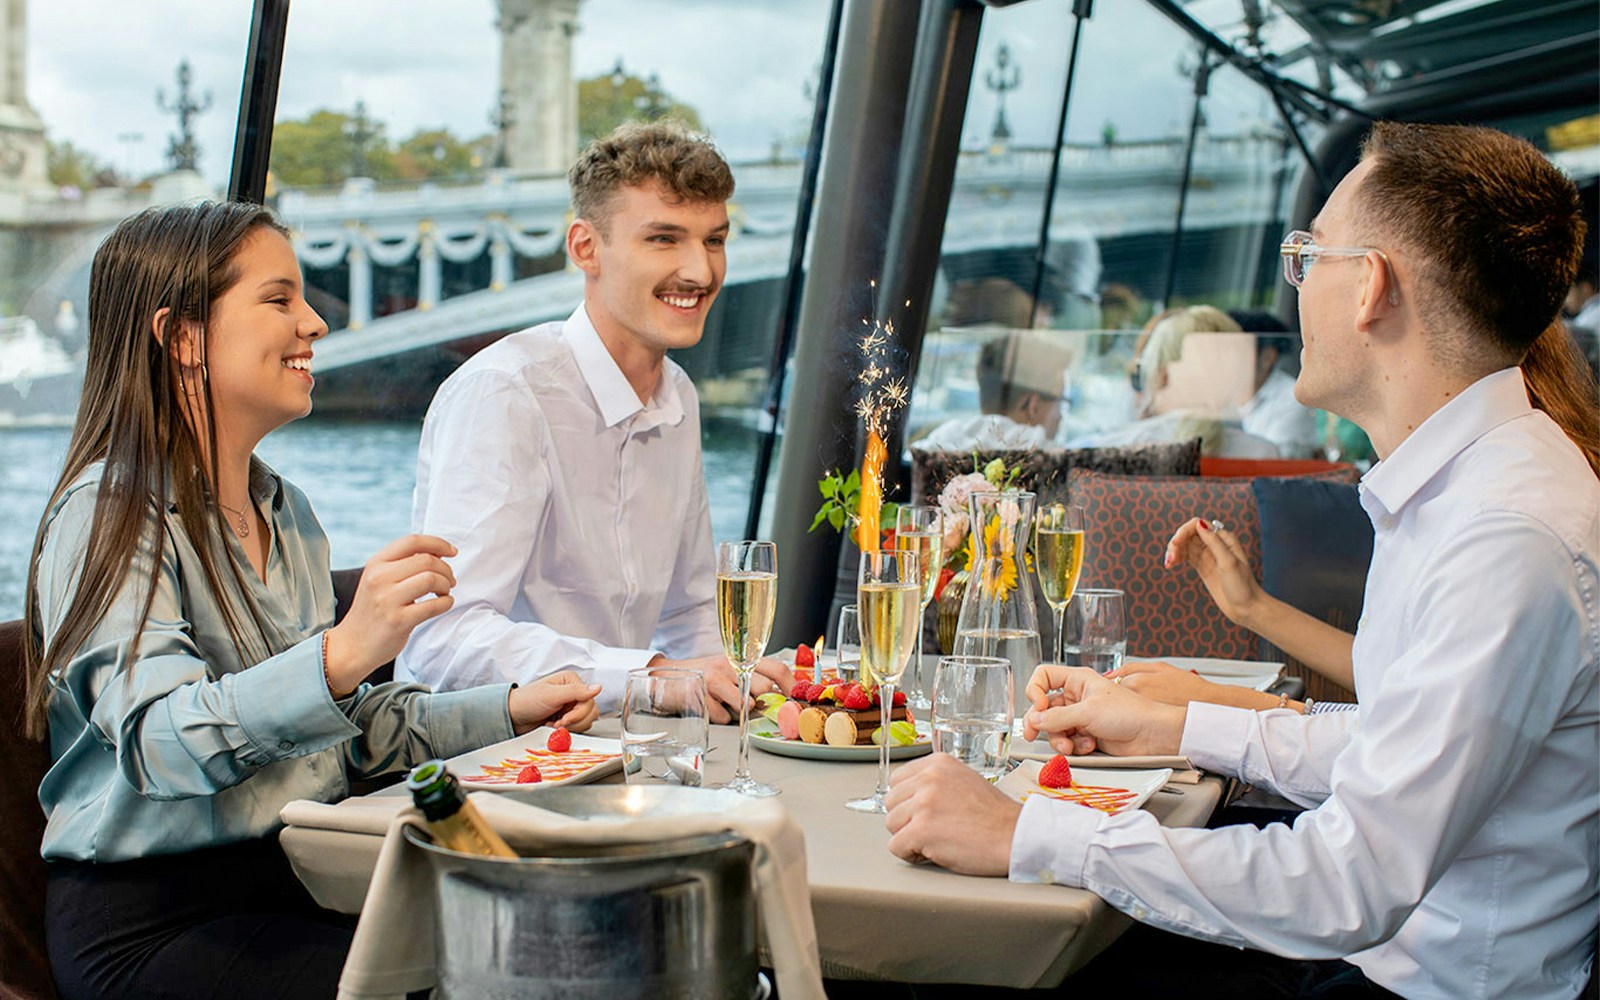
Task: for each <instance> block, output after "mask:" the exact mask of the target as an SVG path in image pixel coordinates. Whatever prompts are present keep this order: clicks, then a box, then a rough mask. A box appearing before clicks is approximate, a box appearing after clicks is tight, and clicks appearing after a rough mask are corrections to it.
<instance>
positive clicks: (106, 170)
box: [45, 140, 121, 191]
mask: <svg viewBox="0 0 1600 1000" xmlns="http://www.w3.org/2000/svg"><path fill="white" fill-rule="evenodd" d="M45 171H46V173H47V174H48V176H49V177H50V183H51V184H54V185H56V186H57V187H75V188H78V189H79V190H84V191H86V190H88V189H89V188H103V187H116V186H117V185H118V184H120V183H121V178H119V177H118V176H117V172H116V171H115V170H113V169H112V168H111V165H110V164H108V163H106V162H105V161H104V160H102V159H100V158H99V157H98V156H95V155H94V154H93V153H91V152H89V151H88V150H87V149H79V148H78V147H77V146H74V145H73V144H72V143H70V142H59V143H58V142H50V141H48V140H47V141H46V143H45Z"/></svg>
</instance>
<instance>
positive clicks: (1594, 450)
mask: <svg viewBox="0 0 1600 1000" xmlns="http://www.w3.org/2000/svg"><path fill="white" fill-rule="evenodd" d="M1522 380H1523V382H1525V383H1527V386H1528V401H1529V402H1530V403H1532V404H1533V405H1534V406H1537V407H1538V408H1539V409H1541V410H1543V411H1544V412H1546V413H1548V414H1549V415H1550V419H1552V420H1554V421H1555V422H1556V423H1557V424H1559V425H1560V427H1561V429H1562V430H1563V431H1565V432H1566V434H1567V437H1569V438H1571V439H1572V443H1573V444H1575V445H1577V446H1578V450H1579V451H1581V452H1583V457H1584V458H1586V459H1588V460H1589V468H1590V469H1593V470H1594V474H1595V476H1596V477H1600V388H1597V387H1596V386H1595V381H1594V373H1593V372H1592V371H1591V370H1590V368H1589V363H1588V362H1587V361H1585V360H1584V357H1583V353H1582V352H1581V351H1579V350H1578V345H1577V344H1576V343H1575V342H1574V341H1573V339H1572V335H1571V334H1570V333H1568V332H1567V328H1566V326H1565V324H1563V323H1561V322H1560V321H1559V320H1558V321H1557V322H1554V323H1551V324H1550V325H1549V326H1548V327H1546V328H1545V331H1544V333H1542V334H1540V335H1539V339H1538V340H1535V341H1534V342H1533V346H1532V347H1530V348H1528V354H1527V356H1526V357H1524V358H1523V359H1522Z"/></svg>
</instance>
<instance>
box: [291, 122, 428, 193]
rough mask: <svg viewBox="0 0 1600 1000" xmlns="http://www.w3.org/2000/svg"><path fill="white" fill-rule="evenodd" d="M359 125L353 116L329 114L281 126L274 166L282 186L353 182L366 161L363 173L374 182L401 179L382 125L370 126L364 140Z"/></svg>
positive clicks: (313, 185)
mask: <svg viewBox="0 0 1600 1000" xmlns="http://www.w3.org/2000/svg"><path fill="white" fill-rule="evenodd" d="M357 125H358V123H357V119H356V118H355V117H354V116H352V115H348V114H345V113H344V112H342V111H329V110H327V109H326V108H324V109H323V110H320V111H313V112H312V113H311V114H310V116H309V117H307V118H305V119H303V120H301V121H282V122H278V123H277V125H276V126H274V127H273V130H272V159H271V161H270V163H269V169H270V170H271V171H272V174H273V176H274V178H275V179H276V181H277V183H278V184H280V185H282V186H285V187H317V186H322V185H330V184H339V183H342V182H343V181H344V180H345V179H346V178H347V177H351V176H354V173H355V171H356V167H357V164H358V162H359V161H363V160H364V162H365V166H366V169H365V170H364V171H362V172H363V173H364V174H365V175H366V176H368V177H371V178H373V179H374V180H393V179H394V178H396V177H399V176H400V174H399V171H398V169H397V167H396V164H395V153H394V150H392V149H390V148H389V141H388V139H387V138H385V136H384V129H383V124H382V123H381V122H378V123H374V122H371V121H366V122H365V125H364V126H363V127H361V128H360V129H359V134H358V127H357Z"/></svg>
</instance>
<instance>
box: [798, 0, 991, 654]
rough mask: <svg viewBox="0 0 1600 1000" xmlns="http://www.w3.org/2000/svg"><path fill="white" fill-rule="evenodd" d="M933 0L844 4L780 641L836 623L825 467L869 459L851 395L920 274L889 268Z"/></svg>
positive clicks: (801, 347) (813, 257) (808, 292)
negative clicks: (860, 443)
mask: <svg viewBox="0 0 1600 1000" xmlns="http://www.w3.org/2000/svg"><path fill="white" fill-rule="evenodd" d="M930 6H937V7H939V8H942V9H947V10H948V9H952V8H954V7H957V6H960V7H962V8H965V7H966V6H968V5H967V4H965V3H960V4H957V3H956V0H941V2H940V3H939V4H937V5H930ZM922 7H923V5H922V4H921V3H919V2H918V0H849V3H847V5H846V8H845V12H844V25H843V31H842V33H841V38H840V46H839V61H838V69H837V73H838V75H837V78H836V80H835V82H834V89H833V95H832V103H831V108H830V110H829V118H828V141H827V151H826V156H825V158H824V161H823V166H822V177H821V183H820V185H819V188H818V192H817V205H818V212H817V214H816V225H815V227H814V228H813V230H812V234H811V254H810V268H809V273H808V280H807V282H806V289H805V296H804V298H803V299H802V302H801V309H800V324H799V335H798V338H797V341H796V346H795V380H794V388H793V392H792V394H791V396H790V403H789V407H788V412H787V414H786V416H785V428H784V439H783V448H782V454H781V460H780V463H779V467H778V495H777V503H776V507H775V510H774V517H773V539H774V540H775V541H776V542H777V543H778V560H779V574H780V578H781V580H782V582H781V584H780V588H781V591H780V592H781V593H782V595H783V597H782V599H781V600H780V601H779V604H778V613H777V618H776V621H775V623H774V629H773V633H772V634H773V645H774V646H777V645H783V644H787V643H793V642H798V641H806V640H809V639H810V638H811V637H813V636H815V635H816V634H817V632H819V631H820V630H821V629H822V627H823V625H824V623H825V616H826V614H827V611H828V607H829V602H830V598H831V596H832V593H833V587H834V577H835V571H836V567H837V560H838V552H839V544H840V539H839V536H838V535H836V534H834V533H833V532H832V531H827V530H823V529H818V530H817V531H816V532H814V533H813V532H808V531H807V530H806V529H807V528H808V527H809V526H810V524H811V516H812V514H813V512H814V511H815V510H816V508H817V504H818V503H819V502H820V499H821V498H820V497H819V496H818V494H817V486H816V483H817V478H818V477H819V476H820V475H822V473H823V472H825V471H827V470H829V469H835V468H848V467H851V466H853V465H855V464H856V463H857V462H858V461H859V455H858V449H857V446H856V418H855V415H854V414H853V413H852V412H851V411H850V409H849V405H848V401H849V399H850V398H851V393H852V390H853V387H854V384H855V376H856V357H857V350H856V342H857V337H858V336H859V333H860V330H861V322H862V320H863V319H864V318H867V319H870V318H871V317H872V315H873V313H874V300H875V299H877V300H878V301H880V302H884V303H887V302H890V301H896V300H891V299H889V298H887V296H888V294H889V292H888V289H889V287H890V282H891V281H892V282H893V287H894V288H896V289H907V290H909V289H911V288H912V287H914V285H915V284H916V279H917V272H916V271H914V270H911V269H909V268H907V269H905V271H904V274H905V276H904V277H900V276H898V275H899V273H900V272H899V270H898V269H900V268H903V267H904V265H903V264H901V263H899V262H896V264H895V267H896V268H897V273H896V276H894V277H891V276H890V275H889V274H888V273H887V272H888V264H887V251H888V248H889V245H890V239H889V234H890V231H891V229H892V228H893V226H892V224H893V219H894V216H895V209H896V205H897V195H896V192H897V187H898V185H897V179H898V177H899V175H900V173H901V169H900V166H901V143H902V137H903V136H904V135H905V133H906V120H907V115H906V112H907V106H908V104H909V103H910V95H909V90H910V86H911V80H912V67H913V62H914V59H915V57H916V55H917V49H918V42H919V39H920V38H921V33H920V32H919V22H920V21H921V14H922ZM969 63H970V60H969ZM962 96H963V99H964V98H965V95H964V94H963V95H962ZM946 198H948V194H946ZM946 203H947V202H940V203H938V204H924V205H922V206H921V210H922V211H923V212H926V213H928V214H937V215H938V216H939V217H940V222H941V226H942V220H943V215H944V210H945V207H946ZM897 245H902V246H903V244H898V243H897ZM934 253H935V254H936V253H937V243H935V244H934ZM873 279H882V280H880V282H879V283H880V285H881V286H882V287H883V289H884V292H883V294H882V295H881V296H879V295H875V294H874V291H873V289H872V287H871V285H870V284H869V282H871V281H872V280H873ZM921 280H922V281H923V282H925V286H924V290H923V292H922V293H920V294H919V295H918V298H922V297H924V296H925V294H926V287H931V285H932V268H931V267H928V268H927V270H926V273H925V274H923V275H922V279H921ZM895 294H897V295H901V299H900V301H903V299H904V298H908V297H910V296H909V295H908V294H902V293H901V292H899V291H896V292H895ZM896 325H897V326H898V325H900V324H899V323H898V322H897V324H896ZM906 325H907V326H908V327H909V326H911V325H912V324H909V323H908V324H906Z"/></svg>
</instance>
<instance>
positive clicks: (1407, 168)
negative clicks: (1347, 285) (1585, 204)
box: [1360, 122, 1585, 361]
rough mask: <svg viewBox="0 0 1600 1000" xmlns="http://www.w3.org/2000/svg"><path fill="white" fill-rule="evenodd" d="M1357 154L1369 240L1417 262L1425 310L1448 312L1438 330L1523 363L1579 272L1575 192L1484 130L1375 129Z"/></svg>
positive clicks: (1514, 144) (1530, 156) (1525, 151)
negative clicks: (1365, 168)
mask: <svg viewBox="0 0 1600 1000" xmlns="http://www.w3.org/2000/svg"><path fill="white" fill-rule="evenodd" d="M1361 153H1362V159H1363V161H1370V162H1371V163H1372V170H1371V172H1370V173H1368V174H1367V177H1366V179H1365V181H1363V182H1362V186H1361V191H1360V199H1361V203H1362V205H1363V206H1364V207H1365V208H1367V209H1368V210H1367V211H1365V212H1363V213H1361V217H1362V222H1361V227H1362V229H1363V230H1364V232H1363V233H1362V238H1363V240H1364V241H1366V242H1371V243H1372V244H1373V245H1374V246H1378V247H1382V246H1384V245H1385V243H1388V244H1389V245H1391V246H1399V247H1402V248H1404V249H1406V250H1408V251H1410V252H1411V253H1412V254H1413V255H1414V256H1415V258H1416V260H1415V263H1416V267H1417V278H1418V285H1419V287H1418V288H1417V289H1416V290H1415V294H1416V295H1417V298H1418V300H1419V302H1418V306H1419V309H1420V310H1421V311H1422V313H1423V314H1424V315H1429V314H1432V315H1441V314H1442V316H1443V319H1442V321H1441V329H1446V328H1454V329H1461V330H1463V331H1464V332H1466V333H1467V334H1469V336H1471V337H1473V338H1476V339H1478V340H1479V342H1480V343H1481V344H1482V346H1485V347H1489V348H1491V349H1492V350H1494V351H1495V353H1496V354H1499V355H1503V356H1504V357H1506V358H1509V359H1510V360H1513V361H1520V360H1521V359H1522V357H1523V355H1525V354H1526V353H1527V351H1528V348H1529V347H1530V346H1531V345H1532V344H1533V342H1534V341H1535V340H1537V339H1538V337H1539V335H1540V334H1541V333H1543V332H1544V330H1545V328H1546V327H1548V326H1549V325H1550V322H1551V321H1552V320H1553V319H1554V318H1555V316H1556V312H1557V310H1559V309H1560V307H1561V302H1562V300H1563V299H1564V298H1565V297H1566V293H1567V289H1568V288H1569V287H1570V286H1571V285H1572V280H1573V277H1574V275H1575V274H1576V273H1577V270H1578V257H1579V255H1580V253H1581V251H1582V247H1583V233H1584V228H1585V226H1584V221H1583V208H1582V205H1581V202H1580V200H1579V197H1578V189H1577V187H1576V186H1575V185H1574V184H1573V183H1572V181H1571V180H1569V179H1568V178H1567V177H1566V175H1564V174H1562V173H1561V171H1560V170H1558V169H1556V167H1555V165H1554V164H1552V163H1551V162H1550V161H1549V160H1548V159H1547V158H1546V157H1545V156H1544V155H1543V154H1542V153H1540V152H1539V151H1538V150H1537V149H1535V148H1534V147H1533V146H1532V144H1530V143H1528V142H1525V141H1524V140H1522V139H1518V138H1515V137H1513V136H1509V135H1506V134H1505V133H1504V132H1497V131H1494V130H1493V129H1487V128H1478V127H1469V126H1460V125H1413V124H1401V123H1397V122H1378V123H1377V124H1376V125H1374V126H1373V128H1372V132H1371V133H1370V134H1369V135H1368V136H1367V140H1366V142H1365V143H1364V144H1363V146H1362V151H1361ZM1401 294H1405V290H1404V289H1402V291H1401ZM1473 353H1478V352H1473Z"/></svg>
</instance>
